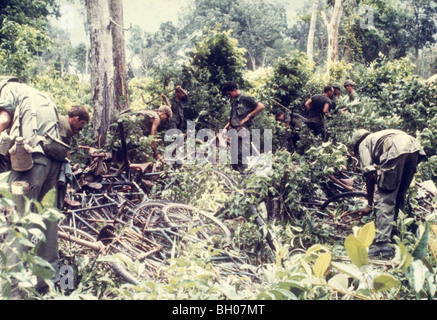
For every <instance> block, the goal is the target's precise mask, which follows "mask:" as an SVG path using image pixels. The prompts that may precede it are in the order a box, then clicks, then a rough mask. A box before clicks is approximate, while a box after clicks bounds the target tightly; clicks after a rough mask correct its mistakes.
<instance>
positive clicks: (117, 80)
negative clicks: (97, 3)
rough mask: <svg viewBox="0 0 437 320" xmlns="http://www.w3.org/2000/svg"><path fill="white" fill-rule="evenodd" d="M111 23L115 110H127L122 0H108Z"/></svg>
mask: <svg viewBox="0 0 437 320" xmlns="http://www.w3.org/2000/svg"><path fill="white" fill-rule="evenodd" d="M109 10H110V15H111V21H112V47H113V55H114V67H115V74H114V89H115V96H116V98H117V99H116V103H117V109H118V110H119V111H123V110H126V109H129V91H128V83H127V68H126V53H125V43H124V27H123V0H109Z"/></svg>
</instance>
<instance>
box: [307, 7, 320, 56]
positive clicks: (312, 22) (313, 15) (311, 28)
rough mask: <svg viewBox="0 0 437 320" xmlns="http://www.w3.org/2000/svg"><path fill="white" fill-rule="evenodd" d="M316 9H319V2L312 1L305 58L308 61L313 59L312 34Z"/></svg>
mask: <svg viewBox="0 0 437 320" xmlns="http://www.w3.org/2000/svg"><path fill="white" fill-rule="evenodd" d="M318 7H319V0H313V7H312V9H311V24H310V31H309V32H308V43H307V56H308V59H309V60H310V61H313V58H314V33H315V31H316V23H317V9H318Z"/></svg>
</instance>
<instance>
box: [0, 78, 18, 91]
mask: <svg viewBox="0 0 437 320" xmlns="http://www.w3.org/2000/svg"><path fill="white" fill-rule="evenodd" d="M11 82H19V83H22V81H21V80H20V79H19V78H17V77H14V76H0V93H1V91H2V89H3V87H4V86H5V85H7V84H8V83H11Z"/></svg>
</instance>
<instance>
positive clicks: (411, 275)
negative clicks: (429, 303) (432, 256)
mask: <svg viewBox="0 0 437 320" xmlns="http://www.w3.org/2000/svg"><path fill="white" fill-rule="evenodd" d="M427 272H428V269H427V267H426V266H425V265H424V264H423V262H422V260H414V261H413V262H412V263H411V264H410V266H409V267H408V270H407V272H406V273H405V275H406V276H407V279H408V281H409V282H410V285H411V287H412V288H413V289H414V291H415V292H419V291H420V290H422V289H423V285H424V284H425V279H426V274H427Z"/></svg>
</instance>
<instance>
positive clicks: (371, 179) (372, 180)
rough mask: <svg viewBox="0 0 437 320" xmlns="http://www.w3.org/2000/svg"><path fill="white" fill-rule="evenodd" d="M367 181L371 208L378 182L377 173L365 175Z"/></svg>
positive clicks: (368, 202)
mask: <svg viewBox="0 0 437 320" xmlns="http://www.w3.org/2000/svg"><path fill="white" fill-rule="evenodd" d="M364 179H365V180H366V190H367V204H368V206H369V207H372V205H373V195H374V193H375V184H376V180H377V176H376V171H370V172H367V173H366V174H365V175H364Z"/></svg>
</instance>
